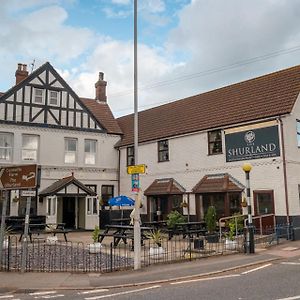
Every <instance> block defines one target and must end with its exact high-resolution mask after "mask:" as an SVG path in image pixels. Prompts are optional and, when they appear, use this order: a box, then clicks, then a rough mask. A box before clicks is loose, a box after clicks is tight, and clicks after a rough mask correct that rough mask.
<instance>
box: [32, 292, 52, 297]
mask: <svg viewBox="0 0 300 300" xmlns="http://www.w3.org/2000/svg"><path fill="white" fill-rule="evenodd" d="M55 293H56V291H48V292H34V293H29V296H38V295H48V294H55Z"/></svg>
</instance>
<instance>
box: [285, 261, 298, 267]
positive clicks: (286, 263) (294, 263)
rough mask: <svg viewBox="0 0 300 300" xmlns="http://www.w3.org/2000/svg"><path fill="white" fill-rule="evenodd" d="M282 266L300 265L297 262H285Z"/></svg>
mask: <svg viewBox="0 0 300 300" xmlns="http://www.w3.org/2000/svg"><path fill="white" fill-rule="evenodd" d="M281 264H282V265H298V266H299V265H300V263H297V262H291V261H285V262H282V263H281Z"/></svg>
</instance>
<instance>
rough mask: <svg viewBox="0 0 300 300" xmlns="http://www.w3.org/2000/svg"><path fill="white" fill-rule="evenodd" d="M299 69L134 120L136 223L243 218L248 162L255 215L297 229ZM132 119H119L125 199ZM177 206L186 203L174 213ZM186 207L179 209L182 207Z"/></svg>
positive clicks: (131, 159)
mask: <svg viewBox="0 0 300 300" xmlns="http://www.w3.org/2000/svg"><path fill="white" fill-rule="evenodd" d="M299 92H300V66H296V67H293V68H289V69H286V70H282V71H279V72H275V73H272V74H268V75H265V76H261V77H258V78H254V79H251V80H247V81H244V82H240V83H237V84H233V85H230V86H227V87H223V88H220V89H217V90H213V91H210V92H207V93H204V94H200V95H195V96H192V97H189V98H186V99H182V100H178V101H175V102H172V103H169V104H165V105H161V106H158V107H154V108H151V109H148V110H145V111H141V112H139V155H138V157H139V161H138V162H137V163H138V164H145V165H146V166H147V171H146V174H141V175H140V187H141V190H142V192H141V193H142V195H143V204H144V205H143V208H142V210H141V213H142V214H143V219H147V220H156V219H162V218H165V216H166V215H167V214H168V213H169V212H170V211H171V210H172V209H176V210H180V211H183V213H184V214H186V215H188V216H189V219H190V220H199V219H203V217H204V214H205V212H206V210H207V208H208V206H209V205H214V206H215V207H216V210H217V215H218V217H223V216H229V215H232V214H233V213H236V212H241V211H242V207H241V204H242V200H243V198H244V196H245V174H244V172H243V170H242V165H243V163H244V162H245V161H246V162H250V163H251V164H252V166H253V169H252V171H251V173H250V179H251V181H250V184H251V196H252V207H253V213H254V215H256V216H257V215H262V214H275V215H276V218H277V221H278V222H284V223H286V222H287V221H290V222H291V223H293V224H294V225H296V226H299V225H300V100H299ZM133 118H134V116H133V115H127V116H124V117H121V118H118V119H117V120H118V123H119V125H120V127H121V129H122V131H123V133H124V136H123V138H122V140H121V142H120V143H119V144H118V149H119V150H120V192H121V193H122V194H128V195H130V193H131V191H130V186H131V183H130V176H129V175H128V174H127V173H126V166H127V165H131V164H134V163H135V162H134V148H133V135H132V134H133ZM180 203H188V207H183V208H182V207H181V206H182V205H180ZM184 206H185V205H184Z"/></svg>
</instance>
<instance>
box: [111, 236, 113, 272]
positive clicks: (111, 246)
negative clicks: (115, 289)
mask: <svg viewBox="0 0 300 300" xmlns="http://www.w3.org/2000/svg"><path fill="white" fill-rule="evenodd" d="M110 271H111V272H112V271H113V243H112V242H111V243H110Z"/></svg>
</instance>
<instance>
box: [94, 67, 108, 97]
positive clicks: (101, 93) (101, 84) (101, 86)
mask: <svg viewBox="0 0 300 300" xmlns="http://www.w3.org/2000/svg"><path fill="white" fill-rule="evenodd" d="M103 78H104V73H103V72H99V79H98V81H97V82H96V83H95V88H96V100H98V101H104V102H106V85H107V82H106V81H105V80H103Z"/></svg>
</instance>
